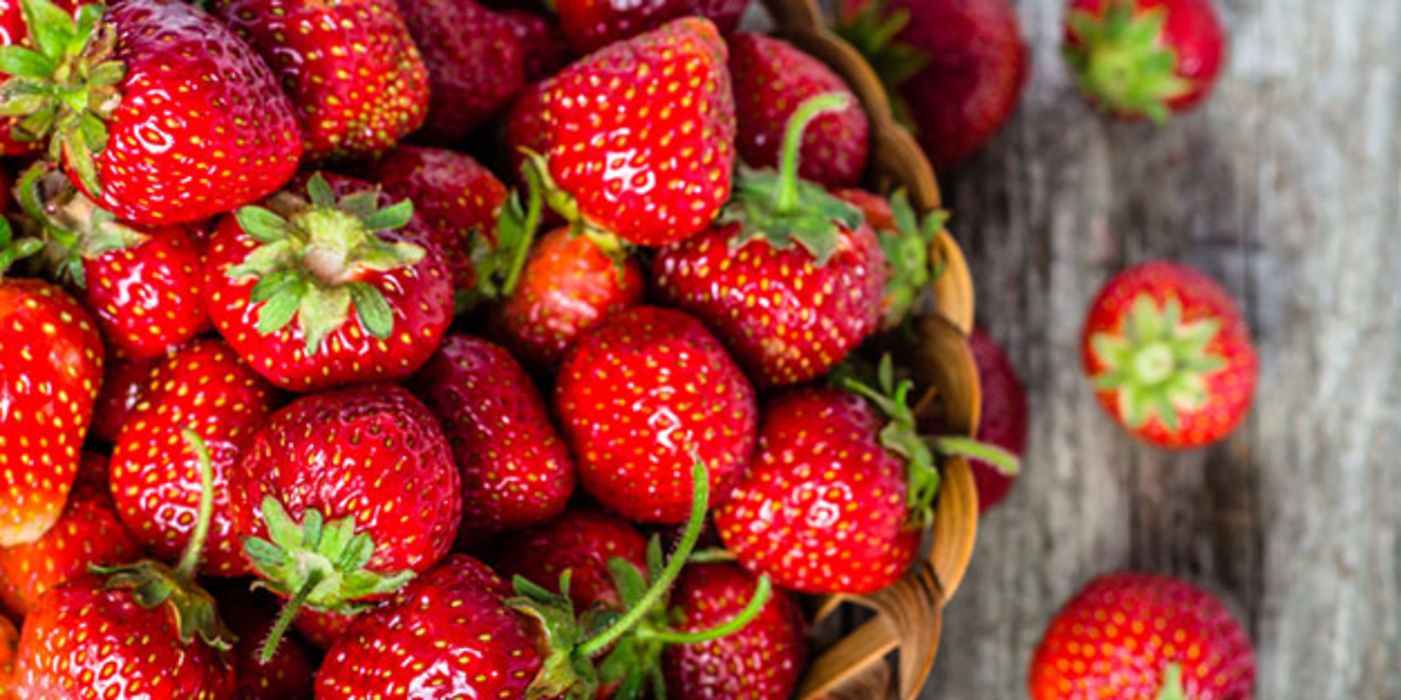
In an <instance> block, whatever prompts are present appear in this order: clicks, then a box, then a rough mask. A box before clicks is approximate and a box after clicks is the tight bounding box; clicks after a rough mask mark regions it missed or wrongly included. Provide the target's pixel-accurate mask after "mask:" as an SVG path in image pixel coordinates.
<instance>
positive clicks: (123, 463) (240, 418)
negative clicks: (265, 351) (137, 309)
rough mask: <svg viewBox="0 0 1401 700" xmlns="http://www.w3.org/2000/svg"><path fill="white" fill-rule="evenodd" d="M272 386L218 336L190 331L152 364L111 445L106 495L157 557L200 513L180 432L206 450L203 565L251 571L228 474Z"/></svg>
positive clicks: (173, 555) (192, 464) (228, 572)
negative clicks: (208, 487)
mask: <svg viewBox="0 0 1401 700" xmlns="http://www.w3.org/2000/svg"><path fill="white" fill-rule="evenodd" d="M276 398H277V396H276V392H275V390H274V389H273V388H272V386H271V385H269V384H268V383H267V382H266V381H265V380H264V379H263V378H262V377H259V376H258V375H257V374H256V373H254V372H253V371H252V370H251V369H249V368H248V366H247V365H245V364H244V363H243V362H242V361H241V360H239V359H238V356H237V355H235V354H234V352H233V351H232V350H231V349H229V347H228V346H227V345H225V344H224V343H222V342H220V341H218V340H197V341H195V342H194V343H192V344H190V345H189V346H188V347H185V348H183V349H181V350H179V351H178V352H175V353H173V354H172V355H170V356H169V357H168V358H166V359H165V360H164V361H163V362H162V363H161V364H159V365H157V366H156V368H155V369H154V370H152V372H151V374H150V377H149V378H148V380H147V385H146V388H145V389H144V390H142V392H141V398H140V400H139V401H138V402H137V404H136V406H135V408H133V410H132V412H131V416H130V417H129V418H128V419H127V422H126V424H125V425H124V426H123V427H122V431H121V433H119V434H118V436H117V442H116V446H115V448H114V449H113V450H112V474H111V489H112V496H113V498H114V499H115V500H116V505H117V509H118V512H119V513H120V514H121V517H122V520H123V522H125V523H126V525H127V527H128V528H129V529H130V530H131V532H132V533H133V534H135V535H136V537H137V539H139V540H140V541H141V542H142V544H144V545H145V547H146V548H147V549H148V550H150V552H151V553H152V554H153V555H155V556H156V557H158V558H160V559H163V560H165V561H167V562H175V561H177V560H178V559H179V558H180V555H181V553H182V552H183V551H184V549H185V545H186V543H188V542H189V539H190V535H191V533H192V532H193V531H194V527H195V521H196V520H197V519H198V514H199V496H200V493H199V491H200V487H199V460H198V458H197V457H196V455H195V454H194V453H193V452H192V451H191V450H190V449H189V447H188V446H187V444H186V442H185V440H184V439H183V438H182V437H181V433H182V431H183V430H185V429H186V428H188V429H191V430H194V431H195V432H196V433H198V434H199V436H200V437H201V438H202V439H203V440H204V444H205V446H206V447H207V448H208V450H209V457H210V466H211V467H212V468H213V473H214V489H215V490H214V510H213V516H212V517H211V519H210V523H209V535H208V538H207V539H206V540H205V544H204V553H203V555H202V557H201V559H200V569H199V570H200V572H201V573H204V574H206V575H212V576H244V575H247V574H249V573H251V572H252V568H251V567H250V566H249V564H248V561H247V560H246V559H245V558H244V556H243V546H242V542H241V541H240V540H239V537H238V534H237V533H236V532H235V530H234V524H233V518H232V516H231V514H230V494H229V491H228V484H229V474H230V472H231V471H232V470H233V469H234V467H235V465H236V464H237V463H238V460H239V457H240V455H241V454H242V453H243V451H244V449H245V448H246V447H247V446H248V443H249V441H250V440H252V437H253V432H254V431H255V430H257V429H258V427H259V426H260V425H261V424H262V423H263V421H264V420H266V419H267V417H268V416H269V415H270V414H271V413H272V409H273V405H274V402H275V401H276Z"/></svg>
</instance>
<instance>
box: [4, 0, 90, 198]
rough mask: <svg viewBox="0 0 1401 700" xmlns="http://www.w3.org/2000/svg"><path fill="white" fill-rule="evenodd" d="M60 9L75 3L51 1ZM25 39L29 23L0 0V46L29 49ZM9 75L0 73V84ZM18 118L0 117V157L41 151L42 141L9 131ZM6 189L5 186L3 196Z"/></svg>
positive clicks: (9, 0) (15, 4) (11, 0)
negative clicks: (30, 139)
mask: <svg viewBox="0 0 1401 700" xmlns="http://www.w3.org/2000/svg"><path fill="white" fill-rule="evenodd" d="M54 4H55V5H57V6H59V7H60V8H62V9H64V10H67V11H69V12H72V11H74V10H76V9H78V2H77V0H54ZM33 44H34V42H33V41H31V40H30V38H29V24H28V23H27V22H26V21H25V20H24V10H23V8H22V6H21V5H20V0H0V46H16V45H18V46H26V47H30V48H33ZM8 77H9V76H8V75H6V74H5V73H0V81H3V80H4V79H5V78H8ZM21 119H22V117H0V155H5V156H27V155H31V154H34V153H38V152H39V151H41V150H43V147H44V144H43V142H42V141H22V140H20V139H18V138H16V137H15V135H14V133H13V132H12V129H13V128H14V126H15V125H16V124H17V123H19V121H20V120H21ZM9 190H10V188H9V187H5V192H6V197H7V198H8V196H9V194H8V193H9Z"/></svg>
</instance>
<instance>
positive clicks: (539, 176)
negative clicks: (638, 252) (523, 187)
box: [520, 147, 631, 279]
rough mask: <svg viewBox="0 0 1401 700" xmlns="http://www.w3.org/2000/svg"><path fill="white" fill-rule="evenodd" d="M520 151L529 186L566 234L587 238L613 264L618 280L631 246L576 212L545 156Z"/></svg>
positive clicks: (576, 204) (572, 201)
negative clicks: (565, 227)
mask: <svg viewBox="0 0 1401 700" xmlns="http://www.w3.org/2000/svg"><path fill="white" fill-rule="evenodd" d="M520 150H521V153H522V154H523V155H524V156H525V163H524V164H523V165H522V166H521V170H522V171H523V172H525V173H526V177H527V182H529V183H530V186H531V187H536V186H538V187H539V188H540V193H541V196H542V197H543V198H544V203H545V204H546V205H547V206H549V207H550V209H551V210H553V211H554V212H555V213H556V214H558V215H559V216H560V218H562V219H564V221H565V222H566V223H567V224H569V231H570V233H571V234H572V235H575V236H586V237H588V239H589V240H591V241H593V243H594V245H595V246H597V247H598V249H599V250H600V251H602V252H603V253H604V254H605V255H607V256H608V257H609V258H611V259H612V260H613V262H614V264H615V267H616V269H617V272H618V278H619V279H622V276H623V273H624V272H625V270H626V267H625V265H624V262H625V260H626V259H627V255H628V250H629V249H630V248H631V244H629V243H628V242H627V241H625V240H623V238H622V237H620V236H619V235H618V234H616V233H613V232H612V231H608V230H607V229H604V228H600V227H599V226H597V225H595V224H594V223H593V222H591V221H589V220H588V219H587V218H586V217H585V216H584V215H583V213H582V212H581V211H579V203H578V200H576V199H575V198H574V195H572V194H570V193H569V192H567V191H565V190H564V189H563V188H561V187H560V186H559V185H557V184H555V179H554V177H553V176H552V175H550V165H549V163H548V162H547V161H546V160H545V156H543V155H541V154H539V153H536V152H535V151H532V150H530V149H529V148H524V147H523V148H521V149H520Z"/></svg>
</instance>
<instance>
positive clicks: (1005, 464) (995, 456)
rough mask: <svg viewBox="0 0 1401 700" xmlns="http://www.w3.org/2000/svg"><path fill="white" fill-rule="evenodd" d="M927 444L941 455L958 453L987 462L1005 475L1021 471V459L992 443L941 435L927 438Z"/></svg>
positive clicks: (1013, 474) (961, 455)
mask: <svg viewBox="0 0 1401 700" xmlns="http://www.w3.org/2000/svg"><path fill="white" fill-rule="evenodd" d="M929 444H930V445H932V446H933V447H934V451H936V452H938V453H939V454H941V455H958V456H960V457H968V458H970V459H976V460H979V461H982V462H987V463H988V464H990V465H992V466H993V467H995V468H996V469H997V471H999V472H1002V473H1003V474H1005V475H1007V476H1016V475H1017V474H1019V473H1021V460H1019V459H1017V456H1016V455H1014V454H1012V453H1011V452H1008V451H1007V450H1004V449H1002V448H1001V447H998V446H997V445H994V444H992V443H988V442H982V441H979V440H974V439H973V438H969V437H959V436H954V435H942V436H939V437H932V438H929Z"/></svg>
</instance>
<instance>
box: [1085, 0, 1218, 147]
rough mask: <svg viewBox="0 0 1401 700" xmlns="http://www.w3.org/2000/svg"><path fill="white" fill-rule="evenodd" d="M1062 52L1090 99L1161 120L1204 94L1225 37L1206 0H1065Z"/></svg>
mask: <svg viewBox="0 0 1401 700" xmlns="http://www.w3.org/2000/svg"><path fill="white" fill-rule="evenodd" d="M1063 53H1064V55H1065V60H1066V63H1067V64H1069V66H1070V69H1071V70H1072V71H1073V72H1074V73H1075V75H1076V76H1077V77H1078V78H1079V81H1080V89H1081V90H1082V91H1083V92H1084V93H1085V95H1086V96H1087V97H1089V99H1090V100H1092V101H1093V102H1095V104H1097V105H1099V106H1100V107H1102V108H1104V109H1105V110H1106V111H1109V112H1112V113H1114V114H1117V115H1119V116H1121V117H1129V118H1136V117H1148V118H1150V119H1152V120H1154V121H1157V122H1162V121H1164V120H1166V119H1167V118H1168V117H1169V116H1170V115H1172V114H1174V113H1178V112H1185V111H1187V110H1189V109H1191V108H1193V107H1195V106H1197V105H1198V104H1199V103H1201V101H1202V100H1204V99H1206V96H1207V94H1208V93H1209V92H1210V91H1211V88H1212V86H1213V85H1215V83H1216V79H1217V77H1218V76H1219V74H1220V73H1221V66H1222V64H1223V63H1224V62H1225V54H1226V36H1225V32H1224V30H1223V29H1222V28H1221V20H1220V19H1219V18H1218V17H1217V16H1216V10H1215V9H1214V8H1213V7H1212V2H1211V0H1071V2H1070V9H1069V11H1068V14H1067V15H1066V20H1065V47H1064V51H1063Z"/></svg>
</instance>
